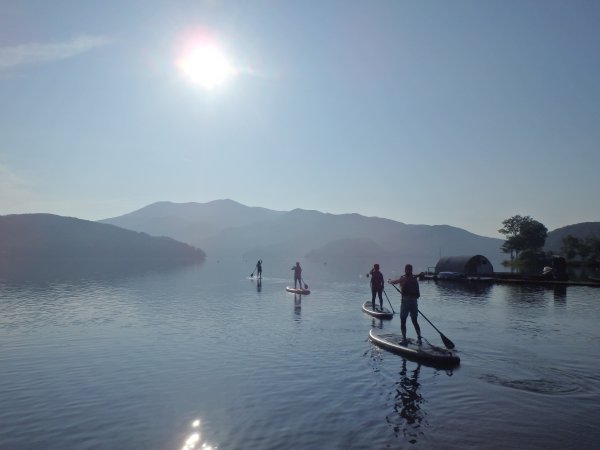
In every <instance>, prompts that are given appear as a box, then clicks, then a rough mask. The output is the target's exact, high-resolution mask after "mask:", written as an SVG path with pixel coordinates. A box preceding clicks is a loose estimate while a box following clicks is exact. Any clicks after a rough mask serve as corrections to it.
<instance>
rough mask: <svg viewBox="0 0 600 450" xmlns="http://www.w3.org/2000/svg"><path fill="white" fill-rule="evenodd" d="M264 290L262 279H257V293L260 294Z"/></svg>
mask: <svg viewBox="0 0 600 450" xmlns="http://www.w3.org/2000/svg"><path fill="white" fill-rule="evenodd" d="M261 289H262V278H257V279H256V292H260V290H261Z"/></svg>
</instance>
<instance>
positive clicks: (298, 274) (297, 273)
mask: <svg viewBox="0 0 600 450" xmlns="http://www.w3.org/2000/svg"><path fill="white" fill-rule="evenodd" d="M292 270H293V271H294V289H296V283H298V284H299V285H300V289H302V267H300V263H299V262H296V265H295V266H294V267H292Z"/></svg>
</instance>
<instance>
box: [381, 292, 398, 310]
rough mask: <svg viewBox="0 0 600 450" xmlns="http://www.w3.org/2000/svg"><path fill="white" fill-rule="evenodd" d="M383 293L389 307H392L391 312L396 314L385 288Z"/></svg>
mask: <svg viewBox="0 0 600 450" xmlns="http://www.w3.org/2000/svg"><path fill="white" fill-rule="evenodd" d="M383 293H384V294H385V298H387V301H388V303H389V304H390V308H392V312H393V313H394V314H396V311H394V307H393V306H392V302H390V298H389V297H388V295H387V292H385V289H384V290H383Z"/></svg>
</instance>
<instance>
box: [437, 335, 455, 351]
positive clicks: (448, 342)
mask: <svg viewBox="0 0 600 450" xmlns="http://www.w3.org/2000/svg"><path fill="white" fill-rule="evenodd" d="M440 337H441V338H442V341H443V342H444V345H445V346H446V348H448V349H450V350H452V349H453V348H454V342H452V341H451V340H450V339H448V338H447V337H446V336H444V335H443V334H442V333H440Z"/></svg>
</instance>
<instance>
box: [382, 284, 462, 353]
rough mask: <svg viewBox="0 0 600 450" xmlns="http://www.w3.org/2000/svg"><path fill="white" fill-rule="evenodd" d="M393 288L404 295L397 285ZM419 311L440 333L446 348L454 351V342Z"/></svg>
mask: <svg viewBox="0 0 600 450" xmlns="http://www.w3.org/2000/svg"><path fill="white" fill-rule="evenodd" d="M390 284H391V283H390ZM392 286H394V289H396V290H397V291H398V292H400V293H402V292H401V291H400V289H398V288H397V287H396V285H395V284H392ZM418 311H419V314H421V315H422V316H423V318H424V319H425V320H426V321H427V322H429V325H431V326H432V327H433V328H435V331H437V332H438V333H440V337H441V338H442V341H443V342H444V345H445V346H446V348H449V349H450V350H452V349H453V348H454V342H452V341H451V340H450V339H448V338H447V337H446V336H445V335H444V333H442V332H441V331H440V330H438V329H437V327H436V326H435V325H434V324H432V323H431V320H429V319H428V318H427V317H425V314H423V313H422V312H421V310H420V309H419V310H418Z"/></svg>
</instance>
